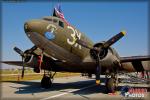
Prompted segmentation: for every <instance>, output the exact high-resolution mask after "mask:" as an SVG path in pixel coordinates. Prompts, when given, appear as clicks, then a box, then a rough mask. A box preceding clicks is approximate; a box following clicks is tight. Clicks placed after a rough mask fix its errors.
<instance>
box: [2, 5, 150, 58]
mask: <svg viewBox="0 0 150 100" xmlns="http://www.w3.org/2000/svg"><path fill="white" fill-rule="evenodd" d="M56 4H57V2H22V3H6V2H3V3H2V60H21V59H20V57H19V55H18V54H17V53H16V52H14V51H13V47H14V46H17V47H19V48H20V49H22V50H26V49H28V48H31V47H32V46H33V44H32V42H31V41H30V40H29V39H28V38H27V36H26V35H25V33H24V29H23V25H24V22H26V21H28V20H30V19H39V18H42V17H43V16H50V15H51V14H52V11H53V7H54V6H55V5H56ZM61 6H62V10H63V12H64V15H65V18H66V19H67V20H68V22H69V23H71V24H72V25H73V26H75V27H76V28H77V29H79V30H80V31H81V32H83V33H85V34H86V35H87V36H88V37H89V38H90V39H91V40H93V41H94V42H100V41H103V40H107V39H109V38H111V37H112V36H113V35H115V34H117V33H119V32H120V31H122V30H125V31H126V32H127V35H126V36H125V37H123V38H122V39H121V40H120V41H118V42H117V43H116V44H114V45H113V47H114V48H115V49H116V50H117V51H118V53H119V54H120V56H135V55H146V54H148V3H147V2H61Z"/></svg>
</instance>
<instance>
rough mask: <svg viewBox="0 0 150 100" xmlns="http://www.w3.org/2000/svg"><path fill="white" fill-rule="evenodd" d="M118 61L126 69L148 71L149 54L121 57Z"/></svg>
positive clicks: (149, 68) (149, 66)
mask: <svg viewBox="0 0 150 100" xmlns="http://www.w3.org/2000/svg"><path fill="white" fill-rule="evenodd" d="M120 62H121V65H122V68H123V69H126V70H128V71H137V72H140V71H144V70H148V71H150V56H131V57H121V58H120Z"/></svg>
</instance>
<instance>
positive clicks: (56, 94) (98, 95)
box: [1, 76, 150, 100]
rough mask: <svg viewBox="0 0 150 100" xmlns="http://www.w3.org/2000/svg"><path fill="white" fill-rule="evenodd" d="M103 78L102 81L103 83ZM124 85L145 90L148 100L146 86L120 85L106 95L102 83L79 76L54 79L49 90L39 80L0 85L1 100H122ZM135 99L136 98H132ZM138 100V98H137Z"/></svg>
mask: <svg viewBox="0 0 150 100" xmlns="http://www.w3.org/2000/svg"><path fill="white" fill-rule="evenodd" d="M104 80H105V79H104V78H103V79H102V81H103V82H104ZM124 85H129V86H131V87H136V88H146V89H147V90H148V93H146V94H144V96H145V97H144V98H142V99H147V100H150V97H149V96H150V92H149V90H150V86H148V85H147V84H129V83H128V84H124V83H120V84H119V87H118V89H117V92H116V93H115V94H108V93H106V88H105V86H104V83H101V85H100V86H97V85H95V80H94V79H88V78H85V77H81V76H73V77H64V78H55V79H54V82H53V85H52V87H51V88H49V89H43V88H41V87H40V80H36V81H24V82H3V83H1V99H2V100H9V99H11V100H12V99H15V100H16V99H19V100H23V99H25V100H27V99H36V100H49V99H58V100H63V99H69V100H73V99H77V100H89V99H92V100H93V99H99V100H104V99H106V100H122V99H129V97H124V96H122V95H120V90H121V88H122V87H123V86H124ZM133 99H137V98H133ZM138 99H139V98H138Z"/></svg>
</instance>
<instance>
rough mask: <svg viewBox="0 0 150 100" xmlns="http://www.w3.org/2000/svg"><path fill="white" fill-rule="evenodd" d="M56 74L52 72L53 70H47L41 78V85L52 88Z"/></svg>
mask: <svg viewBox="0 0 150 100" xmlns="http://www.w3.org/2000/svg"><path fill="white" fill-rule="evenodd" d="M55 74H56V72H55V73H53V74H52V72H48V73H47V74H46V72H45V71H44V75H43V78H42V80H41V87H42V88H45V89H47V88H50V87H51V86H52V83H53V78H54V75H55Z"/></svg>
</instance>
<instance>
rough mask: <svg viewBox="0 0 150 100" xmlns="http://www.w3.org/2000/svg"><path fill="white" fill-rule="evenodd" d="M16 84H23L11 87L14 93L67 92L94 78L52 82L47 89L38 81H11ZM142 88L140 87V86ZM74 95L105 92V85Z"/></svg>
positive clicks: (92, 81) (86, 83) (93, 81)
mask: <svg viewBox="0 0 150 100" xmlns="http://www.w3.org/2000/svg"><path fill="white" fill-rule="evenodd" d="M101 80H102V82H105V78H102V79H101ZM12 83H16V84H22V85H25V86H20V87H19V86H18V87H13V86H11V87H12V88H16V91H15V93H16V94H34V93H40V92H48V91H49V92H52V91H60V92H62V93H63V92H67V91H65V89H81V88H83V87H87V86H89V85H92V84H93V85H94V84H95V80H87V81H78V82H69V83H53V85H52V87H51V88H49V89H43V88H41V86H40V82H39V81H37V82H36V81H22V82H12ZM122 87H123V86H119V87H118V88H117V91H120V90H121V88H122ZM141 88H142V87H141ZM148 91H150V88H148ZM73 93H74V94H75V95H76V94H79V95H88V94H92V93H103V94H106V93H107V91H106V87H105V86H104V85H95V86H93V87H91V88H88V89H85V90H84V91H80V90H78V91H75V92H73Z"/></svg>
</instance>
